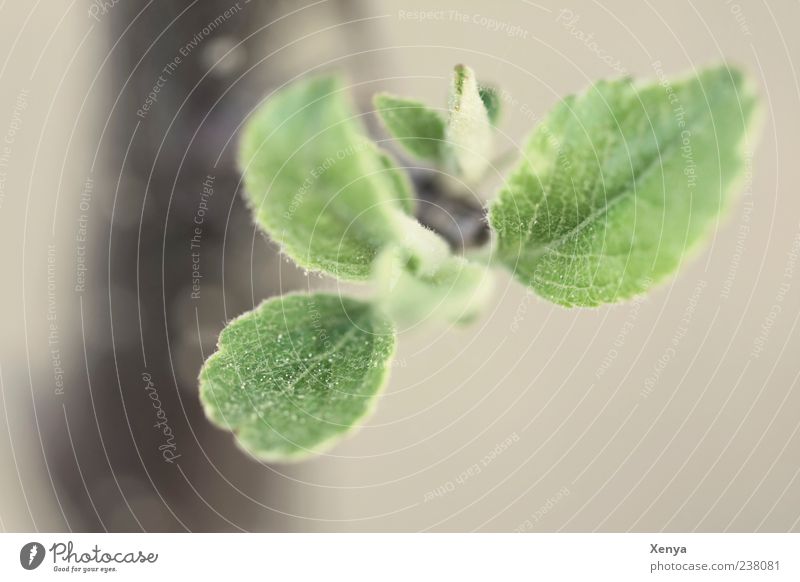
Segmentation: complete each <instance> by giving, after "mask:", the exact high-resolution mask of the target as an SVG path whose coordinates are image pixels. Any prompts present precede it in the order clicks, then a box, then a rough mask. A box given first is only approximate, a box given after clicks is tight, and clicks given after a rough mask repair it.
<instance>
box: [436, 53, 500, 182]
mask: <svg viewBox="0 0 800 582" xmlns="http://www.w3.org/2000/svg"><path fill="white" fill-rule="evenodd" d="M449 109H450V115H449V117H448V119H447V127H446V129H445V136H446V137H447V146H448V153H449V160H450V165H451V166H452V170H453V171H454V172H455V173H456V174H458V175H459V176H463V177H464V179H465V180H467V181H468V182H475V181H477V180H478V179H479V178H481V177H482V176H483V174H484V172H485V170H486V168H487V167H488V165H489V158H490V155H491V147H492V126H491V123H490V122H489V114H488V112H487V109H486V106H485V105H484V102H483V99H482V98H481V94H480V91H479V90H478V82H477V81H476V80H475V72H474V71H473V70H472V69H470V68H469V67H465V66H464V65H458V66H456V68H455V71H454V73H453V80H452V86H451V89H450V106H449Z"/></svg>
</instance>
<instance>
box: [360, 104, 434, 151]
mask: <svg viewBox="0 0 800 582" xmlns="http://www.w3.org/2000/svg"><path fill="white" fill-rule="evenodd" d="M373 102H374V104H375V109H376V111H377V112H378V114H379V115H380V117H381V119H382V120H383V123H384V125H386V128H387V129H388V130H389V133H391V134H392V136H393V137H394V138H395V139H396V140H397V142H398V143H399V144H400V145H401V146H402V147H403V148H404V149H405V150H406V151H407V152H408V153H409V154H411V155H412V156H415V157H417V158H421V159H423V160H428V161H430V162H433V163H437V164H439V163H441V162H442V161H443V159H444V156H443V149H444V127H445V121H444V119H443V118H442V116H441V115H440V114H439V113H438V112H437V111H435V110H433V109H430V108H429V107H428V106H427V105H425V104H424V103H422V102H420V101H414V100H412V99H405V98H403V97H396V96H394V95H390V94H388V93H379V94H377V95H375V97H374V99H373Z"/></svg>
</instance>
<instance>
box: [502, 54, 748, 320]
mask: <svg viewBox="0 0 800 582" xmlns="http://www.w3.org/2000/svg"><path fill="white" fill-rule="evenodd" d="M756 106H757V103H756V97H755V94H754V91H753V88H752V87H751V86H750V84H749V83H747V82H746V81H745V78H744V76H743V75H742V73H741V72H739V71H737V70H734V69H729V68H727V67H724V66H723V67H717V68H713V69H709V70H706V71H704V72H702V73H701V74H700V75H699V76H696V77H691V78H686V79H680V80H676V81H674V82H672V83H671V84H670V83H666V82H664V83H663V86H662V85H661V84H650V85H634V84H633V83H632V82H630V81H629V80H627V79H623V80H618V81H613V82H601V83H598V84H597V85H595V86H593V87H592V88H590V89H589V90H588V91H587V92H585V93H583V94H581V95H578V96H573V97H569V98H567V99H566V100H564V101H563V102H562V103H561V104H560V105H558V106H557V107H556V108H555V110H554V111H553V112H552V113H551V114H550V115H549V116H548V117H547V118H546V119H545V121H544V122H543V123H542V125H541V126H539V127H538V128H537V129H536V130H535V131H534V132H533V134H532V136H531V138H530V140H529V142H528V144H527V146H526V148H525V151H524V160H523V161H522V163H521V164H520V166H519V167H518V168H517V169H516V171H514V172H513V174H512V176H511V177H510V178H509V180H508V181H507V184H506V186H505V187H504V188H503V189H502V191H501V192H500V194H499V197H498V199H497V201H496V202H495V203H494V204H493V205H492V207H491V211H490V223H491V225H492V227H493V228H494V230H495V231H496V233H497V239H498V254H499V257H500V258H501V260H502V261H503V262H504V263H505V264H506V265H507V266H508V267H509V268H511V269H512V270H513V271H514V273H515V275H516V276H517V277H518V278H519V279H520V280H521V281H522V282H524V283H525V284H527V285H529V286H530V287H532V288H533V289H534V290H535V291H536V292H537V293H539V294H540V295H542V296H543V297H545V298H547V299H549V300H551V301H554V302H555V303H559V304H561V305H564V306H596V305H600V304H602V303H609V302H614V301H619V300H622V299H626V298H629V297H631V296H633V295H636V294H639V293H642V292H643V291H645V290H647V289H648V288H649V287H650V286H651V285H652V284H654V283H656V282H658V281H660V280H662V279H663V278H664V277H666V276H667V275H669V274H671V273H672V272H674V271H675V270H676V269H677V268H678V266H679V265H680V263H681V261H682V260H683V257H684V255H685V253H686V252H687V251H688V250H689V249H691V248H693V247H695V246H696V244H697V243H698V242H699V241H701V240H702V238H703V237H704V236H705V235H706V234H708V232H709V230H710V228H711V227H713V226H714V224H715V221H716V219H717V217H718V215H719V214H720V211H721V210H722V209H723V208H724V207H725V206H726V204H727V202H728V199H729V198H730V193H731V191H732V190H733V189H734V186H735V184H736V182H737V178H739V177H740V176H741V175H742V173H743V168H744V154H745V152H744V140H745V136H746V135H747V132H748V131H749V129H750V127H751V124H752V122H753V119H754V117H755V113H756V110H757V107H756Z"/></svg>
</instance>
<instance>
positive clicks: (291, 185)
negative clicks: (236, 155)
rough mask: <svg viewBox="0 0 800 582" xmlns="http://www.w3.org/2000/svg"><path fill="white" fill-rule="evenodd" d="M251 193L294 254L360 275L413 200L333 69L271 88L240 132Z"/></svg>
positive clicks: (264, 223)
mask: <svg viewBox="0 0 800 582" xmlns="http://www.w3.org/2000/svg"><path fill="white" fill-rule="evenodd" d="M240 165H241V167H242V169H243V171H244V182H245V196H246V198H247V201H248V204H249V206H250V208H251V210H252V211H253V215H254V216H255V219H256V221H257V223H258V224H259V225H260V226H261V227H262V228H263V229H264V230H265V231H266V232H267V233H268V234H269V235H270V237H271V238H272V239H273V240H275V241H277V242H278V243H279V244H280V245H281V246H282V248H283V250H284V252H285V253H286V254H288V255H289V256H290V257H291V258H292V259H293V260H294V261H295V262H296V263H297V264H299V265H300V266H303V267H306V268H307V269H312V270H320V271H324V272H326V273H329V274H331V275H334V276H335V277H338V278H340V279H345V280H363V279H366V278H367V277H368V276H369V274H370V265H371V263H372V261H373V259H374V258H375V256H376V255H377V253H378V252H379V251H380V249H381V248H383V247H384V246H385V245H386V244H387V243H388V242H391V241H392V240H393V239H394V237H395V236H396V234H397V230H396V227H395V225H394V222H393V220H392V219H391V215H392V213H393V211H394V210H396V209H397V208H405V209H408V208H410V207H411V205H412V204H411V202H410V200H409V199H410V192H409V191H408V189H407V187H406V185H407V181H405V182H404V181H403V180H402V179H401V178H399V177H398V173H397V170H396V169H395V168H393V163H392V161H391V158H389V157H388V155H387V154H385V153H383V152H381V150H379V149H378V148H377V147H376V146H375V144H373V143H372V142H371V141H369V140H368V139H367V138H366V137H365V135H364V132H363V129H362V127H361V124H360V122H359V120H358V118H357V116H356V113H355V111H354V110H353V107H352V106H351V104H350V102H349V100H348V98H347V97H346V94H345V91H344V90H343V87H342V82H341V80H340V79H339V78H338V77H336V76H330V75H326V76H316V77H308V78H305V79H301V80H300V81H297V82H295V83H293V84H292V85H290V86H288V87H286V88H284V89H282V90H281V91H279V92H278V93H276V94H275V95H273V96H271V97H270V98H269V99H268V100H267V102H266V103H265V104H264V105H263V106H262V107H261V108H260V109H259V110H258V112H257V113H256V114H255V115H254V117H253V118H252V119H251V120H250V121H249V122H248V124H247V126H246V128H245V130H244V133H243V137H242V140H241V149H240Z"/></svg>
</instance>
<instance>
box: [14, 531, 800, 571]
mask: <svg viewBox="0 0 800 582" xmlns="http://www.w3.org/2000/svg"><path fill="white" fill-rule="evenodd" d="M799 564H800V534H677V533H670V534H655V533H654V534H641V533H636V534H536V533H531V534H3V535H0V580H14V581H16V580H49V579H62V580H63V579H71V580H87V579H89V580H100V579H102V580H142V579H143V578H150V579H154V580H167V579H169V577H170V576H176V577H177V576H185V575H186V574H200V575H202V577H203V578H202V579H204V580H208V579H211V577H213V576H220V577H222V576H225V577H226V579H227V580H230V579H231V578H230V577H231V576H237V575H242V576H245V575H250V576H252V575H253V574H255V575H258V576H259V579H266V580H281V581H284V580H304V581H305V580H310V579H312V578H314V577H319V578H320V579H323V578H324V579H325V580H326V581H327V580H334V581H335V580H347V581H348V582H353V581H361V580H369V581H373V580H403V581H407V580H409V579H418V580H454V579H459V580H510V579H521V580H546V581H548V582H552V581H561V580H565V581H566V580H568V581H570V582H572V581H575V580H613V581H615V582H623V581H628V580H635V581H637V582H638V581H641V580H683V579H691V580H704V579H708V580H751V581H758V582H762V581H772V580H775V581H778V580H793V581H796V580H800V566H799Z"/></svg>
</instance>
